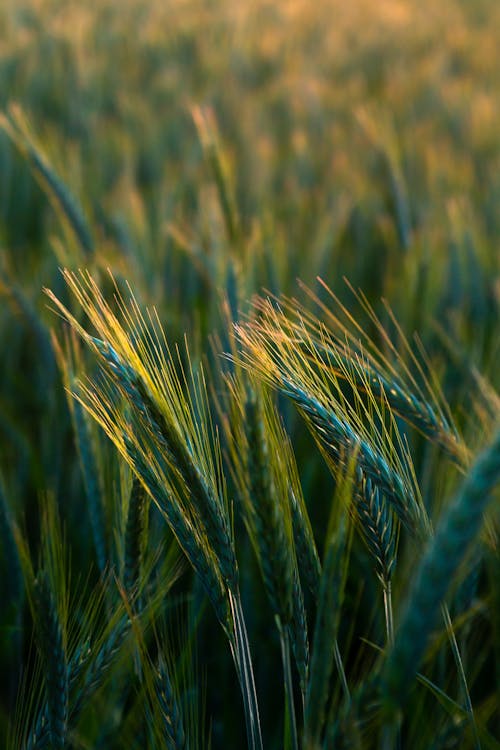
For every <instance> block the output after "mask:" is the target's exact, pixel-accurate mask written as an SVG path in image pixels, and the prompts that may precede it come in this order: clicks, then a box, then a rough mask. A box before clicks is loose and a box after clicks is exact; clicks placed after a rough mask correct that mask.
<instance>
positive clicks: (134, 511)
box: [123, 477, 147, 594]
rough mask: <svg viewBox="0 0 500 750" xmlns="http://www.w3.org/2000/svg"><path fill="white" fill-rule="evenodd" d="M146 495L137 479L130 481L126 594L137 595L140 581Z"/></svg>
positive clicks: (126, 531) (126, 543)
mask: <svg viewBox="0 0 500 750" xmlns="http://www.w3.org/2000/svg"><path fill="white" fill-rule="evenodd" d="M146 500H147V493H146V491H145V489H144V487H143V485H142V484H141V482H140V480H139V479H138V478H137V477H134V478H133V480H132V488H131V490H130V497H129V503H128V513H127V526H126V530H125V564H124V571H123V583H124V586H125V590H126V591H127V593H128V594H134V593H137V587H138V585H139V582H140V580H141V564H142V548H143V543H144V539H143V537H144V531H145V526H146V510H147V506H146Z"/></svg>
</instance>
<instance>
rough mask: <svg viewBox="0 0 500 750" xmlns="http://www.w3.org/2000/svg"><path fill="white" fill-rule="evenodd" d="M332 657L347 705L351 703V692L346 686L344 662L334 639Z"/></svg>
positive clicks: (337, 643)
mask: <svg viewBox="0 0 500 750" xmlns="http://www.w3.org/2000/svg"><path fill="white" fill-rule="evenodd" d="M333 656H334V658H335V665H336V667H337V670H338V673H339V677H340V683H341V685H342V690H343V691H344V695H345V700H346V703H347V704H349V703H350V702H351V691H350V690H349V685H348V684H347V677H346V674H345V669H344V662H343V661H342V654H341V653H340V649H339V642H338V641H337V639H336V638H335V642H334V644H333Z"/></svg>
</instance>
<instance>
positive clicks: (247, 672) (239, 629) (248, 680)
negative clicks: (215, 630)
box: [229, 590, 263, 750]
mask: <svg viewBox="0 0 500 750" xmlns="http://www.w3.org/2000/svg"><path fill="white" fill-rule="evenodd" d="M229 602H230V605H231V612H232V616H233V622H234V629H235V635H234V638H235V640H234V643H232V644H231V651H232V654H233V659H234V662H235V666H236V671H237V672H238V678H239V681H240V687H241V693H242V697H243V707H244V710H245V722H246V729H247V738H248V746H249V748H250V750H263V745H262V734H261V729H260V719H259V706H258V702H257V692H256V689H255V680H254V676H253V669H252V659H251V655H250V647H249V644H248V635H247V631H246V626H245V618H244V615H243V607H242V606H241V597H240V594H239V592H236V593H233V592H232V591H231V590H229Z"/></svg>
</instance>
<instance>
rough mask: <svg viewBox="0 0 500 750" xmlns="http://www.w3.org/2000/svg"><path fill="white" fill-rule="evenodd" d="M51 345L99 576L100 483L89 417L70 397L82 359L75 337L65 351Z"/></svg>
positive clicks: (103, 551)
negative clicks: (77, 460) (64, 395)
mask: <svg viewBox="0 0 500 750" xmlns="http://www.w3.org/2000/svg"><path fill="white" fill-rule="evenodd" d="M52 345H53V348H54V352H55V354H56V359H57V363H58V365H59V369H60V371H61V374H62V377H63V381H64V385H65V387H66V392H67V396H68V406H69V409H70V412H71V419H72V423H73V431H74V435H75V442H76V448H77V451H78V456H79V458H80V466H81V472H82V476H83V483H84V488H85V495H86V497H87V504H88V512H89V518H90V525H91V528H92V537H93V540H94V547H95V553H96V558H97V564H98V567H99V571H100V572H101V574H102V573H104V571H105V569H106V566H107V565H108V561H109V552H108V541H107V535H106V519H105V511H104V509H105V503H104V491H103V482H102V477H101V473H100V470H99V466H98V462H97V457H96V451H95V445H94V442H93V439H92V431H91V426H90V424H89V421H88V416H87V414H86V412H85V410H84V409H83V407H82V404H81V403H80V401H79V400H78V398H75V397H73V396H72V395H71V394H75V395H77V394H78V388H79V386H78V383H77V381H76V379H75V376H74V371H75V368H76V367H77V366H81V355H80V354H79V352H78V347H77V342H76V339H75V338H74V337H73V338H71V339H69V337H67V338H66V341H65V350H64V351H63V349H62V347H61V345H60V344H59V342H58V341H57V339H56V338H55V336H54V335H53V336H52Z"/></svg>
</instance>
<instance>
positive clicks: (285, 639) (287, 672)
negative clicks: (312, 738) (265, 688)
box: [278, 623, 299, 750]
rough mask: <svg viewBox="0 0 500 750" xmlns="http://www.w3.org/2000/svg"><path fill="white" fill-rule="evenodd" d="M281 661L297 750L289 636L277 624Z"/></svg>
mask: <svg viewBox="0 0 500 750" xmlns="http://www.w3.org/2000/svg"><path fill="white" fill-rule="evenodd" d="M278 629H279V634H280V645H281V661H282V663H283V680H284V683H285V700H286V704H287V708H288V712H287V713H288V722H289V729H290V735H291V745H292V748H293V750H299V739H298V735H297V721H296V718H295V704H294V700H293V683H292V665H291V661H290V634H289V632H288V628H287V627H282V625H281V623H280V624H279V627H278Z"/></svg>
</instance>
